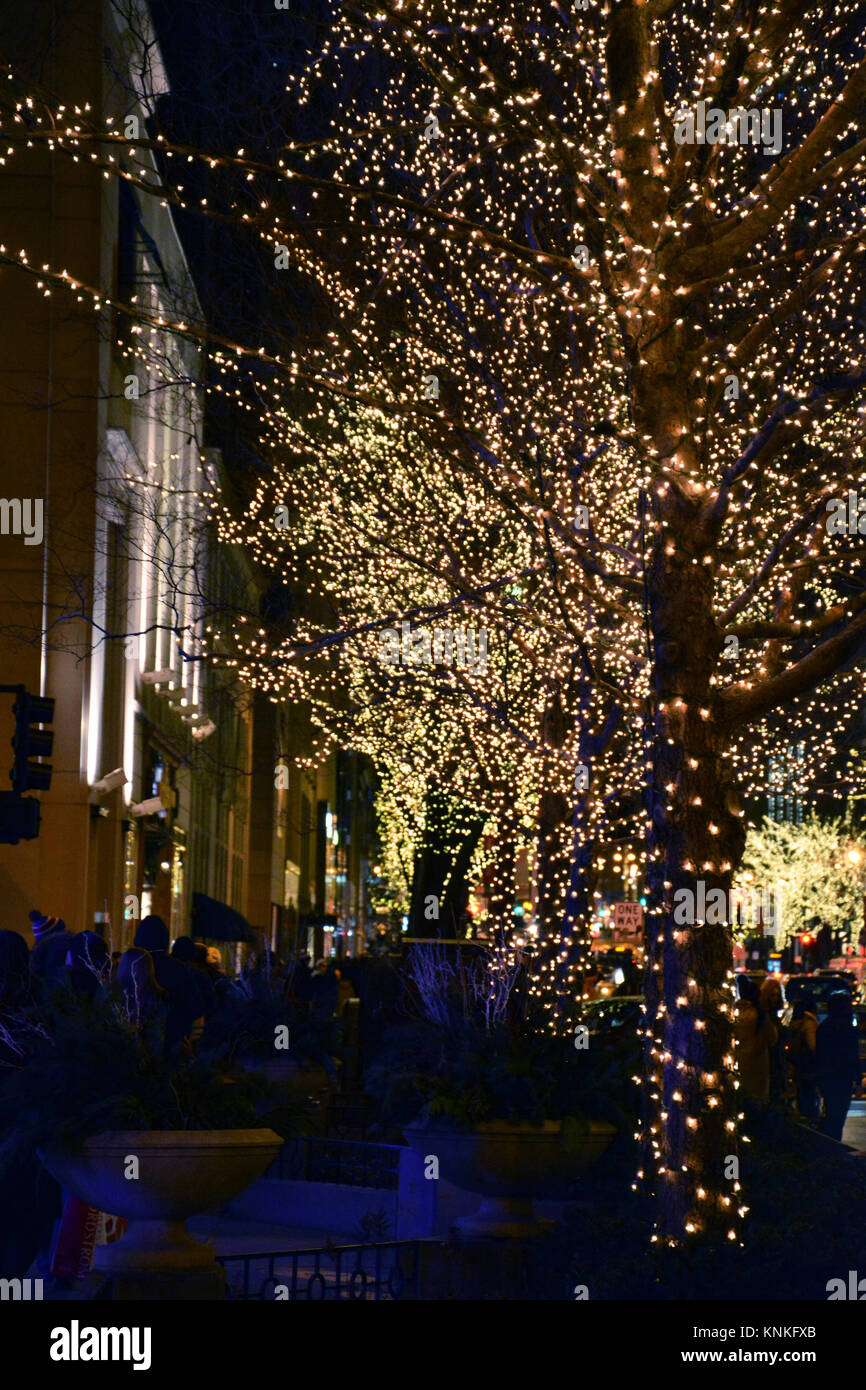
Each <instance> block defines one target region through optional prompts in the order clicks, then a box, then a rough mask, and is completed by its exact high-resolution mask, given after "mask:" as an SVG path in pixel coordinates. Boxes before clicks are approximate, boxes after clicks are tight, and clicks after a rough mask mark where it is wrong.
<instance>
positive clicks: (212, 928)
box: [192, 893, 258, 941]
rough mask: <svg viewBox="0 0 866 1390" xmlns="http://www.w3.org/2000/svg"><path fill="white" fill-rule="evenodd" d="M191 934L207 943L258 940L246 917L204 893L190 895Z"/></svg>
mask: <svg viewBox="0 0 866 1390" xmlns="http://www.w3.org/2000/svg"><path fill="white" fill-rule="evenodd" d="M192 934H193V936H202V937H206V938H207V939H208V940H209V941H256V940H258V938H257V937H256V934H255V932H254V931H253V929H252V927H251V926H250V924H249V922H248V921H247V919H246V917H242V916H241V914H240V913H239V912H235V910H234V908H233V907H229V906H228V904H227V903H220V902H217V900H216V898H209V897H208V896H207V894H206V893H193V895H192Z"/></svg>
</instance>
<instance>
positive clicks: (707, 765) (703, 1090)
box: [644, 486, 745, 1243]
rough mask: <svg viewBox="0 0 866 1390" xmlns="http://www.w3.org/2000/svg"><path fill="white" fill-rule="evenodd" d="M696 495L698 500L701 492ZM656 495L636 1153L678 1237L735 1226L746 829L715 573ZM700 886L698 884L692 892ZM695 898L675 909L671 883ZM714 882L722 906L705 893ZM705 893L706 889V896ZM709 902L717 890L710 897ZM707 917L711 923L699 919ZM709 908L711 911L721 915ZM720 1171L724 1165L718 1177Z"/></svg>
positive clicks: (693, 507) (672, 505) (677, 511)
mask: <svg viewBox="0 0 866 1390" xmlns="http://www.w3.org/2000/svg"><path fill="white" fill-rule="evenodd" d="M701 500H702V499H701ZM659 501H660V505H658V506H657V507H656V512H657V520H659V521H665V522H666V523H667V525H666V526H664V527H660V528H659V531H658V532H657V535H658V540H657V541H656V543H655V544H654V546H653V556H652V562H651V572H650V574H649V576H648V579H649V584H648V589H649V594H650V619H651V630H652V640H653V648H654V651H653V656H654V680H653V687H654V688H653V696H652V700H651V704H652V706H653V708H652V712H651V728H652V732H653V748H652V755H651V759H650V761H651V769H652V770H651V776H652V782H651V786H650V788H649V794H648V810H649V818H648V841H649V845H648V848H649V887H650V911H649V913H648V917H647V1005H648V1009H649V1014H648V1018H647V1023H648V1027H649V1030H650V1031H651V1033H652V1036H651V1037H650V1038H647V1039H646V1045H645V1059H646V1077H645V1084H646V1086H647V1088H648V1092H649V1102H650V1104H649V1106H648V1109H647V1120H648V1124H647V1129H646V1130H645V1135H644V1138H645V1152H644V1161H645V1165H647V1172H646V1176H647V1177H650V1176H652V1178H653V1181H654V1184H655V1188H656V1191H657V1193H658V1215H657V1231H658V1234H659V1236H660V1238H662V1239H664V1240H666V1241H668V1242H669V1243H675V1242H676V1241H678V1240H679V1239H681V1238H682V1237H683V1236H684V1235H690V1234H693V1233H694V1234H696V1233H698V1232H702V1233H707V1232H714V1233H724V1234H725V1235H727V1234H728V1232H729V1231H732V1230H733V1231H737V1228H738V1222H737V1200H738V1199H737V1196H736V1191H737V1188H736V1186H735V1182H736V1164H731V1163H730V1162H729V1159H730V1158H731V1157H734V1156H736V1152H737V1147H736V1145H737V1140H736V1128H737V1113H738V1107H737V1101H736V1093H735V1089H734V1086H733V1082H734V1079H735V1076H734V1068H733V1044H732V1031H731V1025H732V1012H733V1004H732V994H731V989H730V972H731V968H732V936H731V928H730V926H729V925H726V923H728V921H729V917H728V911H727V903H728V901H729V900H728V891H729V889H730V884H731V876H732V872H733V870H734V869H735V868H736V866H737V864H738V863H739V860H740V858H741V856H742V852H743V847H744V843H745V833H744V829H743V825H742V822H741V819H740V813H739V805H738V798H737V795H736V791H735V789H734V788H733V786H732V785H731V784H730V782H729V777H728V771H727V768H726V759H727V756H728V751H729V750H728V744H727V737H726V733H725V729H724V727H723V725H722V724H721V721H720V720H719V717H718V716H719V709H718V706H717V703H716V697H715V687H714V685H713V684H712V683H711V677H712V674H713V672H714V670H715V668H716V662H717V660H718V655H719V650H720V647H721V639H720V637H719V633H718V630H717V628H716V625H715V623H714V621H713V616H712V596H713V575H712V568H711V566H710V565H707V564H704V563H703V555H702V554H701V553H700V551H699V548H698V545H697V537H698V535H699V530H698V525H697V516H696V512H697V507H698V506H699V505H700V502H699V501H698V499H695V498H690V497H689V496H688V494H687V493H686V492H685V491H684V490H682V491H681V490H680V489H679V488H674V487H673V486H669V487H668V488H667V490H666V491H665V493H664V495H663V497H662V498H661V499H659ZM701 885H703V891H701ZM682 889H686V890H688V891H689V892H690V893H691V894H693V895H694V896H693V898H692V899H691V902H692V903H693V904H694V912H693V913H692V912H688V909H686V912H687V913H688V916H690V917H692V918H693V920H692V921H686V922H683V917H684V915H686V913H684V911H683V899H682V897H681V898H680V899H679V904H680V911H679V913H678V914H677V918H676V919H675V912H674V905H675V898H674V895H675V894H676V893H677V892H678V890H682ZM714 889H722V890H723V891H724V894H725V899H724V902H725V907H724V908H723V909H721V910H719V908H718V906H716V905H714V908H713V910H712V911H709V912H708V911H707V910H706V909H705V908H704V907H702V905H703V904H705V903H706V900H707V898H708V896H709V895H710V893H711V891H712V890H714ZM710 902H711V903H713V899H712V898H710ZM716 903H718V900H716ZM707 915H709V916H710V917H711V919H712V920H711V922H710V924H708V923H707V921H706V917H707ZM717 919H718V920H717ZM726 1174H727V1176H726Z"/></svg>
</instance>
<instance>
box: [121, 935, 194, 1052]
mask: <svg viewBox="0 0 866 1390" xmlns="http://www.w3.org/2000/svg"><path fill="white" fill-rule="evenodd" d="M168 941H169V931H168V927H167V926H166V925H165V922H164V921H163V920H162V918H161V917H157V916H151V917H144V918H142V920H141V921H140V922H139V924H138V930H137V931H136V933H135V940H134V943H133V944H134V945H135V946H139V947H141V948H142V950H145V951H149V952H150V954H151V956H152V957H153V973H154V976H155V977H156V983H157V984H158V985H160V986H161V987H162V988H163V989H164V990H166V991H167V992H168V996H169V1004H168V1017H167V1019H166V1025H165V1043H166V1047H174V1046H176V1044H178V1043H180V1042H182V1041H183V1039H184V1038H188V1037H189V1036H190V1035H191V1033H192V1029H193V1024H194V1023H195V1022H196V1020H197V1019H199V1018H202V1017H203V1016H204V1011H205V1002H204V999H203V997H202V994H201V992H200V990H199V988H198V985H197V984H196V981H195V979H194V978H193V974H192V971H191V970H190V968H189V966H188V965H185V964H184V963H183V961H180V960H178V959H177V957H176V956H170V955H169V954H168Z"/></svg>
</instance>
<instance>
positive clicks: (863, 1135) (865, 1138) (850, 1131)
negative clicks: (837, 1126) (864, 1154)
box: [842, 1100, 866, 1151]
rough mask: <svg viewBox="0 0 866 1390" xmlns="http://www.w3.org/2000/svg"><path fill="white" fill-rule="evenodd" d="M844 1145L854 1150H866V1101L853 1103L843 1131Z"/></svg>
mask: <svg viewBox="0 0 866 1390" xmlns="http://www.w3.org/2000/svg"><path fill="white" fill-rule="evenodd" d="M842 1143H843V1144H847V1145H848V1146H849V1147H850V1148H852V1149H859V1150H861V1151H864V1150H866V1100H855V1101H852V1103H851V1109H850V1110H849V1111H848V1118H847V1120H846V1121H845V1128H844V1129H843V1131H842Z"/></svg>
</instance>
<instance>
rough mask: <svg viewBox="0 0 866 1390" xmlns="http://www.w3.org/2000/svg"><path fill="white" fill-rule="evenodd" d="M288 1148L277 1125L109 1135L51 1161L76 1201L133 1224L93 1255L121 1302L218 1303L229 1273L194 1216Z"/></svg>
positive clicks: (49, 1155) (56, 1153) (50, 1154)
mask: <svg viewBox="0 0 866 1390" xmlns="http://www.w3.org/2000/svg"><path fill="white" fill-rule="evenodd" d="M282 1146H283V1140H282V1139H281V1138H280V1136H279V1135H278V1134H275V1133H274V1131H273V1130H271V1129H200V1130H195V1129H181V1130H111V1131H107V1132H106V1133H104V1134H98V1135H95V1136H94V1137H93V1138H91V1139H86V1140H85V1141H84V1143H83V1144H82V1145H81V1147H80V1148H79V1149H77V1150H76V1151H75V1152H73V1153H65V1152H63V1151H62V1150H60V1149H58V1148H52V1149H50V1150H48V1151H47V1152H46V1153H45V1155H44V1162H45V1166H46V1168H47V1169H48V1171H49V1172H50V1173H51V1174H52V1175H53V1176H54V1177H55V1178H56V1179H57V1181H58V1182H59V1183H60V1184H61V1186H62V1187H64V1188H66V1189H68V1191H70V1192H72V1193H74V1194H75V1196H76V1197H79V1198H80V1199H81V1200H82V1201H84V1202H87V1203H88V1204H89V1205H90V1206H92V1207H97V1208H98V1209H99V1210H100V1211H105V1212H110V1213H111V1214H112V1215H114V1216H125V1217H127V1218H128V1220H129V1227H128V1229H127V1230H126V1232H125V1233H124V1235H123V1236H122V1237H121V1239H120V1240H118V1241H117V1242H115V1243H114V1244H111V1245H102V1246H97V1248H96V1252H95V1257H94V1267H95V1268H97V1269H99V1270H103V1271H105V1272H106V1273H111V1274H112V1275H113V1276H115V1279H119V1281H120V1284H121V1285H122V1287H123V1289H124V1290H125V1292H121V1293H119V1294H118V1293H115V1295H114V1296H115V1297H127V1298H131V1297H151V1298H153V1297H157V1298H159V1297H162V1298H173V1297H177V1298H189V1297H192V1298H218V1297H222V1296H224V1291H225V1275H224V1271H223V1270H222V1267H221V1266H219V1265H217V1264H216V1261H215V1252H214V1248H213V1246H212V1245H210V1244H208V1243H207V1242H205V1241H199V1240H196V1239H195V1238H194V1237H193V1236H191V1235H190V1233H189V1231H188V1230H187V1229H186V1221H187V1218H188V1217H190V1216H195V1215H197V1214H198V1213H199V1212H203V1211H211V1210H213V1209H214V1208H215V1207H221V1206H224V1205H225V1203H226V1202H229V1201H231V1199H232V1198H233V1197H236V1196H238V1194H239V1193H241V1192H243V1191H244V1189H245V1188H247V1187H249V1186H250V1184H251V1183H254V1182H255V1181H256V1179H257V1178H259V1177H261V1175H262V1174H263V1173H264V1172H265V1170H266V1169H267V1168H268V1166H269V1164H271V1163H272V1162H273V1160H274V1159H275V1158H276V1156H277V1154H278V1153H279V1151H280V1149H281V1148H282Z"/></svg>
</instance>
